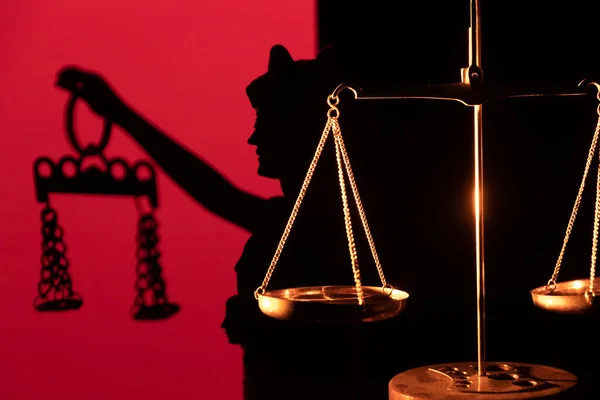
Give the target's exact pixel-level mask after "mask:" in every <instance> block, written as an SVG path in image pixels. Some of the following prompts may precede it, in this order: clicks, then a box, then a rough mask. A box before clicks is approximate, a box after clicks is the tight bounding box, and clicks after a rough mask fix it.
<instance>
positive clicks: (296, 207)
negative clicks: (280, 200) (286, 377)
mask: <svg viewBox="0 0 600 400" xmlns="http://www.w3.org/2000/svg"><path fill="white" fill-rule="evenodd" d="M330 128H331V120H329V119H328V120H327V123H326V124H325V129H323V134H322V135H321V140H319V144H318V145H317V150H316V151H315V155H314V156H313V159H312V161H311V163H310V166H309V167H308V172H307V173H306V177H305V178H304V182H303V183H302V187H301V188H300V193H299V194H298V198H297V199H296V203H295V204H294V208H293V209H292V213H291V215H290V217H289V219H288V222H287V224H286V226H285V229H284V231H283V235H282V236H281V239H280V240H279V244H278V245H277V250H275V255H274V256H273V259H272V260H271V265H269V269H268V270H267V273H266V275H265V278H264V279H263V282H262V284H261V285H260V287H259V288H258V289H256V290H255V291H254V297H255V298H256V299H258V295H259V294H264V293H265V291H266V290H267V285H268V284H269V281H270V280H271V276H272V275H273V271H274V270H275V266H276V265H277V262H278V261H279V257H281V253H282V252H283V246H285V242H286V241H287V238H288V236H289V235H290V232H291V230H292V226H293V225H294V221H295V220H296V216H297V215H298V211H299V210H300V205H301V204H302V200H304V196H305V195H306V190H307V189H308V185H309V184H310V180H311V179H312V176H313V174H314V173H315V169H316V167H317V163H318V162H319V158H320V157H321V153H322V152H323V148H324V147H325V142H326V141H327V137H328V136H329V131H330Z"/></svg>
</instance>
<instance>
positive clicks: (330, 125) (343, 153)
mask: <svg viewBox="0 0 600 400" xmlns="http://www.w3.org/2000/svg"><path fill="white" fill-rule="evenodd" d="M339 101H340V99H339V97H338V96H336V95H335V93H334V94H331V95H329V96H328V98H327V104H328V105H329V107H330V109H329V110H328V111H327V123H326V124H325V128H324V129H323V134H322V135H321V139H320V141H319V144H318V145H317V149H316V151H315V154H314V156H313V159H312V161H311V163H310V166H309V168H308V172H307V174H306V177H305V178H304V182H303V183H302V187H301V188H300V193H299V194H298V197H297V199H296V202H295V204H294V207H293V209H292V213H291V215H290V217H289V219H288V222H287V224H286V226H285V229H284V231H283V235H282V237H281V239H280V241H279V244H278V245H277V249H276V251H275V255H274V256H273V259H272V261H271V264H270V265H269V268H268V270H267V273H266V275H265V278H264V279H263V282H262V284H261V285H260V286H259V287H258V288H257V289H256V291H255V292H254V297H255V298H256V299H258V296H259V295H262V294H264V293H265V292H266V290H267V286H268V284H269V281H270V280H271V277H272V275H273V271H274V270H275V266H276V265H277V262H278V261H279V258H280V256H281V253H282V252H283V247H284V246H285V242H286V241H287V239H288V236H289V234H290V232H291V229H292V226H293V224H294V221H295V220H296V217H297V215H298V211H299V210H300V205H301V204H302V200H304V196H305V195H306V190H307V188H308V185H309V184H310V181H311V179H312V176H313V174H314V172H315V169H316V167H317V163H318V161H319V158H320V156H321V154H322V152H323V148H324V147H325V142H326V141H327V138H328V136H329V132H330V131H332V132H333V138H334V144H335V154H336V160H337V169H338V177H339V182H340V191H341V197H342V206H343V210H344V223H345V227H346V235H347V238H348V248H349V251H350V260H351V262H352V272H353V275H354V283H355V287H356V294H357V297H358V302H359V304H360V305H364V293H363V289H362V283H361V279H360V269H359V265H358V254H357V251H356V244H355V241H354V233H353V230H352V220H351V217H350V209H349V206H348V197H347V193H346V182H345V179H344V167H346V172H347V174H348V181H349V183H350V187H351V189H352V194H353V196H354V200H355V202H356V206H357V208H358V213H359V216H360V220H361V222H362V225H363V228H364V230H365V234H366V236H367V241H368V243H369V248H370V249H371V253H372V255H373V259H374V260H375V265H376V267H377V272H378V274H379V278H380V280H381V284H382V285H383V288H384V289H385V288H389V289H391V286H390V285H388V284H387V282H386V279H385V276H384V274H383V269H382V268H381V263H380V261H379V256H378V255H377V251H376V249H375V242H374V241H373V237H372V234H371V230H370V229H369V225H368V222H367V217H366V214H365V211H364V207H363V205H362V201H361V199H360V195H359V193H358V186H357V185H356V180H355V179H354V174H353V172H352V167H351V165H350V158H349V156H348V152H347V150H346V146H345V145H344V140H343V139H342V132H341V129H340V125H339V122H338V118H339V116H340V111H339V109H338V108H337V105H338V104H339Z"/></svg>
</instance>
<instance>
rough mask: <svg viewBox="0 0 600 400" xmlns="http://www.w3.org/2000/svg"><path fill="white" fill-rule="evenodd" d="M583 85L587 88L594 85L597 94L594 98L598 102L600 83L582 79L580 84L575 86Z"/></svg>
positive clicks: (599, 98)
mask: <svg viewBox="0 0 600 400" xmlns="http://www.w3.org/2000/svg"><path fill="white" fill-rule="evenodd" d="M584 84H585V85H586V86H588V87H589V86H592V85H594V86H595V87H596V90H598V94H597V95H596V97H597V98H598V100H600V83H598V82H595V81H589V80H587V79H583V80H582V81H581V82H579V85H577V86H580V87H581V86H583V85H584Z"/></svg>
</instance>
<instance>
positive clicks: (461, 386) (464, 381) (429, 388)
mask: <svg viewBox="0 0 600 400" xmlns="http://www.w3.org/2000/svg"><path fill="white" fill-rule="evenodd" d="M486 369H487V372H486V375H485V376H479V375H478V374H477V363H476V362H459V363H452V364H438V365H431V366H427V367H419V368H415V369H411V370H408V371H405V372H402V373H401V374H398V375H396V376H395V377H394V378H393V379H392V380H391V381H390V383H389V386H388V388H389V400H405V399H411V400H416V399H447V400H455V399H466V398H469V399H472V400H479V399H489V398H492V397H493V398H494V399H514V400H517V399H538V398H549V397H552V396H555V395H557V394H559V393H562V392H565V391H566V390H568V389H570V388H572V387H573V386H575V384H576V383H577V377H576V376H575V375H573V374H571V373H570V372H567V371H563V370H561V369H557V368H553V367H547V366H544V365H536V364H526V363H514V362H489V363H487V364H486Z"/></svg>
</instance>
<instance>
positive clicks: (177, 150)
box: [115, 109, 267, 232]
mask: <svg viewBox="0 0 600 400" xmlns="http://www.w3.org/2000/svg"><path fill="white" fill-rule="evenodd" d="M115 122H116V123H118V124H119V125H120V126H121V127H122V128H123V129H124V130H125V131H127V132H128V133H129V134H130V135H131V136H132V137H133V139H134V140H135V141H137V142H138V143H139V144H140V145H141V146H142V148H144V150H145V151H146V152H147V153H148V154H149V155H150V156H151V157H152V158H153V159H154V160H155V162H156V163H157V164H158V165H159V166H160V167H161V168H162V169H163V171H164V172H165V173H166V174H167V175H168V176H169V177H170V178H171V179H173V181H175V183H177V184H178V185H179V186H180V187H181V188H182V189H183V190H185V191H186V192H187V193H188V194H189V195H191V196H192V197H193V198H194V199H195V200H196V201H197V202H198V203H200V205H202V206H203V207H205V208H206V209H208V210H209V211H211V212H212V213H214V214H216V215H218V216H219V217H221V218H224V219H226V220H228V221H230V222H232V223H234V224H235V225H238V226H240V227H241V228H244V229H246V230H247V231H249V232H254V231H255V229H256V228H257V227H258V224H259V223H260V221H261V219H262V218H264V214H265V212H266V211H267V200H265V199H263V198H260V197H258V196H255V195H252V194H250V193H248V192H245V191H243V190H241V189H239V188H237V187H236V186H234V185H233V184H232V183H231V182H229V180H227V179H226V178H225V177H224V176H223V175H221V174H220V173H219V172H217V171H216V170H215V169H214V168H212V167H211V166H210V165H209V164H208V163H206V162H205V161H203V160H202V159H200V158H198V157H197V156H196V155H194V154H193V153H192V152H191V151H189V150H188V149H186V148H185V147H184V146H183V145H181V144H179V143H177V142H176V141H175V140H173V139H172V138H170V137H169V136H168V135H167V134H165V133H164V132H162V131H161V130H160V129H159V128H157V127H155V126H154V125H153V124H152V123H150V122H149V121H147V120H145V119H144V118H143V117H142V116H140V115H139V114H137V113H136V112H134V111H132V110H130V109H128V110H126V111H125V112H123V113H122V114H121V115H120V116H119V118H117V120H116V121H115Z"/></svg>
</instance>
